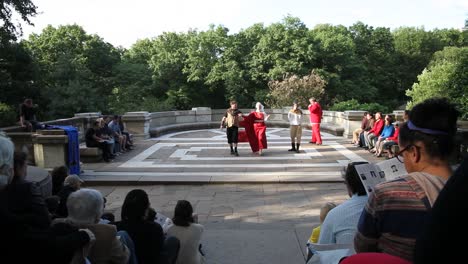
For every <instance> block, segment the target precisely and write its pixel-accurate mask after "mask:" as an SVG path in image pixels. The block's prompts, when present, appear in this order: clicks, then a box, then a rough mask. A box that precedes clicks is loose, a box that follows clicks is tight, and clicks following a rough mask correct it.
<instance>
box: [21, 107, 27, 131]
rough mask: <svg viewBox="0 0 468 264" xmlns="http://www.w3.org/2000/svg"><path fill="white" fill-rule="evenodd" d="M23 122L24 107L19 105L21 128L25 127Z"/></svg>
mask: <svg viewBox="0 0 468 264" xmlns="http://www.w3.org/2000/svg"><path fill="white" fill-rule="evenodd" d="M24 121H25V120H24V105H23V104H21V106H20V125H21V126H22V127H25V126H26V125H25V124H24Z"/></svg>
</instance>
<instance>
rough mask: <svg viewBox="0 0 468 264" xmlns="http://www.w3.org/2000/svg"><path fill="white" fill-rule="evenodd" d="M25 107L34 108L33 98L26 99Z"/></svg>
mask: <svg viewBox="0 0 468 264" xmlns="http://www.w3.org/2000/svg"><path fill="white" fill-rule="evenodd" d="M24 105H26V106H27V107H33V100H32V99H31V98H26V99H24Z"/></svg>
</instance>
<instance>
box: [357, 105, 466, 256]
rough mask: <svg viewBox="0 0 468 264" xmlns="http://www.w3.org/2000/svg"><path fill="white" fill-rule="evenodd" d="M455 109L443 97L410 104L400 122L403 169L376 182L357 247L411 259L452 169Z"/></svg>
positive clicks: (397, 156) (456, 115) (399, 153)
mask: <svg viewBox="0 0 468 264" xmlns="http://www.w3.org/2000/svg"><path fill="white" fill-rule="evenodd" d="M458 116H459V112H458V111H457V109H456V108H455V106H454V105H453V104H451V103H449V101H448V100H447V99H443V98H433V99H428V100H426V101H424V102H422V103H420V104H417V105H415V106H414V107H413V109H412V110H411V112H410V114H409V119H408V121H407V122H405V123H404V124H402V125H401V127H400V134H399V138H398V145H399V147H400V151H399V152H398V153H397V154H396V158H397V159H398V160H399V161H400V162H402V163H404V165H405V168H406V171H407V172H408V174H407V175H404V176H402V177H399V178H397V179H394V180H390V181H387V182H383V183H380V184H378V185H376V187H375V189H374V191H373V192H372V193H371V194H370V195H369V199H368V201H367V204H366V206H365V208H364V210H363V212H362V214H361V217H360V219H359V223H358V232H357V234H356V236H355V239H354V247H355V249H356V252H358V253H359V252H382V253H386V254H390V255H393V256H397V257H400V258H403V259H406V260H408V261H412V260H413V254H414V253H413V252H414V247H415V243H416V238H417V237H418V236H419V235H420V234H421V232H422V231H423V225H422V223H424V221H425V220H426V218H427V217H428V216H429V212H430V211H431V208H432V206H433V204H434V201H435V200H436V198H437V196H438V195H439V192H440V190H441V189H442V188H443V187H444V185H445V182H446V181H447V180H448V178H449V177H450V176H451V175H452V170H451V166H450V163H449V156H450V154H451V153H452V151H453V149H454V146H455V142H454V139H455V134H456V131H457V118H458Z"/></svg>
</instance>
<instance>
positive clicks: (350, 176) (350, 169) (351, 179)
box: [343, 161, 369, 196]
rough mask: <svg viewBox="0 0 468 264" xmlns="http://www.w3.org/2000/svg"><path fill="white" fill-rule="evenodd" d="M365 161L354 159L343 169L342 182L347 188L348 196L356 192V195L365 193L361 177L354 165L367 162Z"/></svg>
mask: <svg viewBox="0 0 468 264" xmlns="http://www.w3.org/2000/svg"><path fill="white" fill-rule="evenodd" d="M368 163H369V162H367V161H355V162H351V163H349V164H348V166H347V167H346V169H345V171H344V175H343V178H344V183H345V184H346V188H347V189H348V194H349V196H353V195H354V194H357V195H358V196H362V195H367V193H366V188H365V187H364V185H363V184H362V181H361V178H360V177H359V174H358V172H357V171H356V165H361V164H368Z"/></svg>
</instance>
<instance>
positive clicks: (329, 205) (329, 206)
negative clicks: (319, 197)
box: [307, 202, 336, 243]
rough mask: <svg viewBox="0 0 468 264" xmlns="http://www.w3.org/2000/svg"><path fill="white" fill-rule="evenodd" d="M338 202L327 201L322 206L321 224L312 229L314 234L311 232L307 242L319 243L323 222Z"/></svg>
mask: <svg viewBox="0 0 468 264" xmlns="http://www.w3.org/2000/svg"><path fill="white" fill-rule="evenodd" d="M335 207H336V204H335V203H332V202H328V203H325V204H324V205H323V206H322V207H321V208H320V225H318V226H317V227H315V228H314V229H312V234H310V238H309V240H308V241H307V243H317V242H318V239H319V236H320V229H321V226H322V224H323V221H325V217H326V216H327V214H328V212H330V210H331V209H333V208H335Z"/></svg>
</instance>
